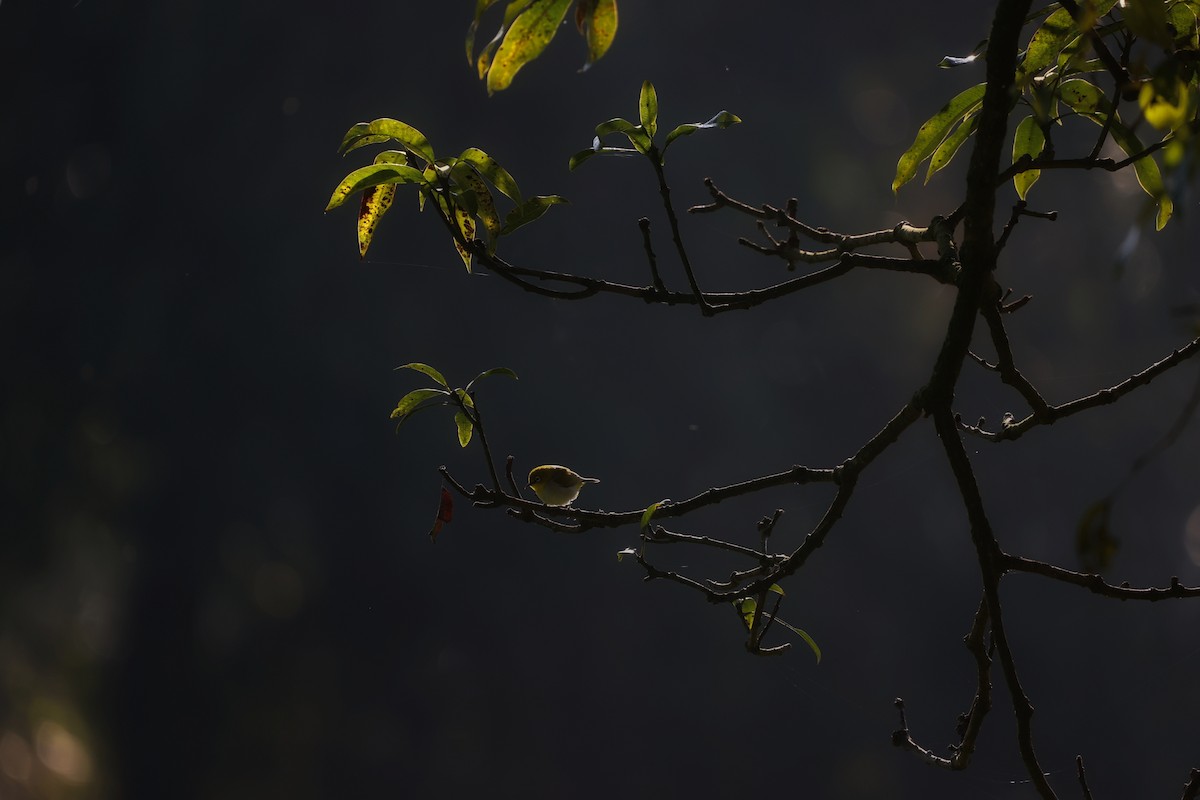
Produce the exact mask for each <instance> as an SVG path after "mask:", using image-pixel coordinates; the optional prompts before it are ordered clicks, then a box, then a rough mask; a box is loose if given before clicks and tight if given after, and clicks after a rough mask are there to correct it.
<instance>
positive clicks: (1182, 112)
mask: <svg viewBox="0 0 1200 800" xmlns="http://www.w3.org/2000/svg"><path fill="white" fill-rule="evenodd" d="M1164 84H1165V87H1164ZM1190 99H1191V98H1190V96H1189V94H1188V85H1187V84H1186V83H1184V82H1183V81H1181V80H1178V79H1176V80H1174V81H1166V80H1155V81H1150V82H1149V83H1146V84H1143V85H1142V88H1141V90H1140V91H1139V92H1138V105H1139V106H1141V108H1142V114H1143V115H1144V116H1145V118H1146V122H1149V123H1150V124H1151V125H1153V126H1154V127H1155V128H1158V129H1159V130H1160V131H1169V130H1176V129H1178V128H1181V127H1183V126H1184V125H1186V124H1187V123H1188V122H1189V121H1190V119H1191V117H1192V113H1190V112H1191V110H1192V109H1191V103H1190V102H1189V101H1190Z"/></svg>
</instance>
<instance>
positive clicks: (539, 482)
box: [529, 464, 600, 506]
mask: <svg viewBox="0 0 1200 800" xmlns="http://www.w3.org/2000/svg"><path fill="white" fill-rule="evenodd" d="M599 482H600V479H599V478H585V477H584V476H582V475H580V474H579V473H578V472H576V471H575V470H573V469H570V468H568V467H562V466H559V465H558V464H543V465H542V466H540V467H534V468H533V469H531V470H530V471H529V488H530V489H533V493H534V494H536V495H537V496H538V499H539V500H541V501H542V502H543V503H545V504H546V505H548V506H569V505H571V503H573V502H575V498H576V497H579V490H580V489H582V488H583V485H584V484H585V483H599Z"/></svg>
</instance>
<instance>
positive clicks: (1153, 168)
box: [1110, 123, 1175, 231]
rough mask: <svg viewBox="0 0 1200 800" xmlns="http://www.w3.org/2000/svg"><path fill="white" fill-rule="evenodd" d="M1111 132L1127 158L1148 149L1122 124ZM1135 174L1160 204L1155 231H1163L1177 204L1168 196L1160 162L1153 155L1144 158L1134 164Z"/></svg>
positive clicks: (1156, 215) (1140, 183) (1142, 185)
mask: <svg viewBox="0 0 1200 800" xmlns="http://www.w3.org/2000/svg"><path fill="white" fill-rule="evenodd" d="M1110 132H1111V134H1112V138H1113V141H1114V142H1116V143H1117V146H1118V147H1120V148H1121V150H1123V151H1124V153H1125V155H1127V156H1133V155H1137V154H1138V153H1140V152H1142V151H1143V150H1145V149H1146V147H1145V145H1143V144H1142V142H1141V140H1140V139H1138V137H1137V135H1136V134H1134V132H1133V131H1131V130H1129V129H1128V128H1126V127H1125V126H1124V125H1121V124H1120V123H1114V124H1113V126H1112V130H1111V131H1110ZM1133 174H1134V175H1136V176H1137V181H1138V184H1139V185H1140V186H1141V187H1142V191H1144V192H1145V193H1146V194H1148V195H1150V197H1152V198H1153V199H1154V201H1155V202H1156V203H1158V213H1157V214H1155V216H1154V229H1155V230H1156V231H1161V230H1162V229H1163V228H1164V227H1165V226H1166V224H1167V222H1168V221H1170V219H1171V214H1172V213H1174V210H1175V204H1174V203H1173V202H1172V201H1171V196H1170V195H1169V194H1167V189H1166V186H1164V185H1163V179H1162V172H1161V171H1159V168H1158V162H1157V161H1155V160H1154V156H1152V155H1148V156H1143V157H1142V158H1139V159H1138V160H1137V161H1134V162H1133Z"/></svg>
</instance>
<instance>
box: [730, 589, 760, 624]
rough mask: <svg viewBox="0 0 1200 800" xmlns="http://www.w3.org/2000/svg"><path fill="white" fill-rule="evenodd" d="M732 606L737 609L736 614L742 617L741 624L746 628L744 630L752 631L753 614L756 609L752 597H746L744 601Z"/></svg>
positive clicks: (756, 603) (755, 603) (756, 605)
mask: <svg viewBox="0 0 1200 800" xmlns="http://www.w3.org/2000/svg"><path fill="white" fill-rule="evenodd" d="M733 605H734V607H735V608H737V610H738V613H739V614H741V615H742V623H743V624H744V625H745V626H746V630H753V629H754V612H755V610H757V609H758V602H757V601H756V600H755V599H754V598H753V597H747V598H746V599H745V600H742V601H740V602H737V603H734V604H733Z"/></svg>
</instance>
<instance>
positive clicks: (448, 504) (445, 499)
mask: <svg viewBox="0 0 1200 800" xmlns="http://www.w3.org/2000/svg"><path fill="white" fill-rule="evenodd" d="M453 519H454V498H453V497H451V496H450V492H449V490H448V489H446V487H445V486H443V487H442V496H441V499H440V500H439V501H438V513H437V517H435V518H434V520H433V528H432V529H431V530H430V531H429V538H430V539H433V540H434V541H435V542H436V541H437V535H438V534H439V533H441V531H442V526H444V525H448V524H450V522H451V521H452V520H453Z"/></svg>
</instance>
